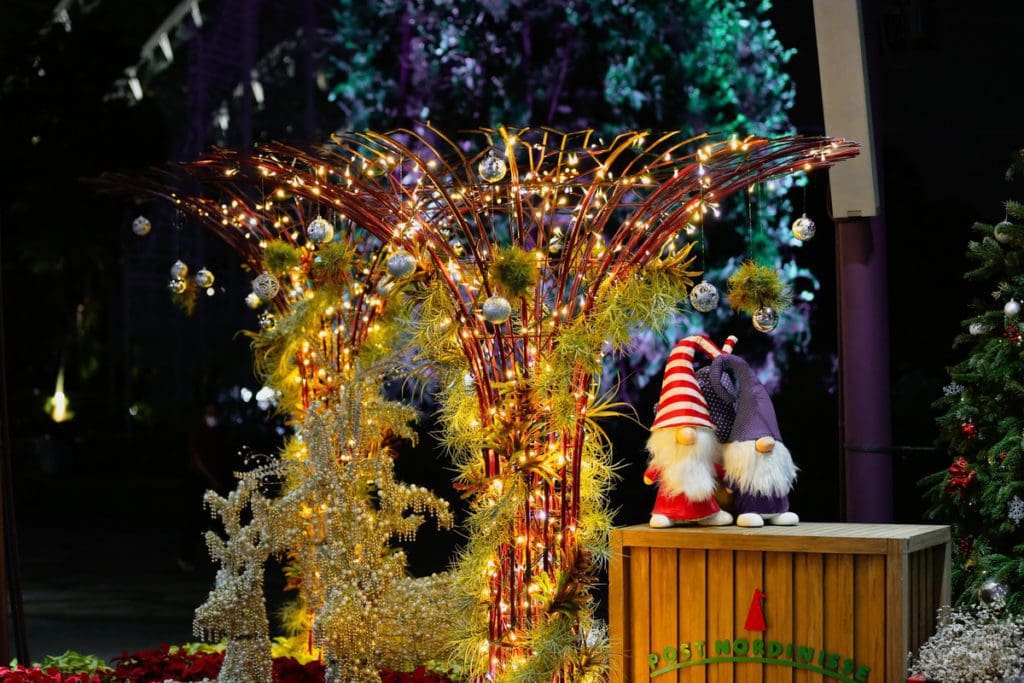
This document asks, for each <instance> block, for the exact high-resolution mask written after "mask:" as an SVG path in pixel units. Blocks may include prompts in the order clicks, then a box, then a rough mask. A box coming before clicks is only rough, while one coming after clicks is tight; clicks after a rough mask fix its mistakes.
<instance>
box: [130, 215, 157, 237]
mask: <svg viewBox="0 0 1024 683" xmlns="http://www.w3.org/2000/svg"><path fill="white" fill-rule="evenodd" d="M152 229H153V224H152V223H150V222H149V219H148V218H146V217H145V216H139V217H138V218H136V219H135V220H133V221H132V232H134V233H135V234H136V235H138V236H139V237H145V236H146V235H148V234H149V231H150V230H152Z"/></svg>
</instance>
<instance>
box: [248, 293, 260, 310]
mask: <svg viewBox="0 0 1024 683" xmlns="http://www.w3.org/2000/svg"><path fill="white" fill-rule="evenodd" d="M245 305H246V306H248V307H249V308H251V309H253V310H255V309H257V308H259V307H260V306H262V305H263V300H262V299H260V297H259V295H258V294H256V292H249V293H248V294H246V295H245Z"/></svg>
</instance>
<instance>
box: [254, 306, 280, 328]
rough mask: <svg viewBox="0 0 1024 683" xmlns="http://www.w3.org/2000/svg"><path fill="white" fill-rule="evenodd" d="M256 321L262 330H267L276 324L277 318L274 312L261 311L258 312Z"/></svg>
mask: <svg viewBox="0 0 1024 683" xmlns="http://www.w3.org/2000/svg"><path fill="white" fill-rule="evenodd" d="M257 322H259V326H260V329H261V330H263V331H264V332H269V331H270V330H272V329H274V328H275V327H276V326H277V318H275V317H274V314H273V313H271V312H270V311H263V312H262V313H260V316H259V318H257Z"/></svg>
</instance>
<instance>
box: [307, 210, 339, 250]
mask: <svg viewBox="0 0 1024 683" xmlns="http://www.w3.org/2000/svg"><path fill="white" fill-rule="evenodd" d="M306 237H308V238H309V241H310V242H312V243H313V244H323V243H324V242H330V241H331V240H332V239H334V225H332V224H331V222H330V221H329V220H327V219H326V218H321V217H320V216H317V217H316V218H314V219H313V220H312V221H310V222H309V225H307V226H306Z"/></svg>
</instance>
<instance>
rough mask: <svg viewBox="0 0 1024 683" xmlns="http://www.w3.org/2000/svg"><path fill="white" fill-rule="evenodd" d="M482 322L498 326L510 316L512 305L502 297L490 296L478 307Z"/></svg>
mask: <svg viewBox="0 0 1024 683" xmlns="http://www.w3.org/2000/svg"><path fill="white" fill-rule="evenodd" d="M480 311H481V313H483V316H484V320H486V321H487V322H489V323H492V324H494V325H500V324H501V323H503V322H505V321H506V320H508V319H509V318H510V317H511V316H512V304H510V303H509V302H508V299H506V298H505V297H503V296H497V295H495V296H492V297H490V298H488V299H487V301H485V302H484V304H483V306H481V307H480Z"/></svg>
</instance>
